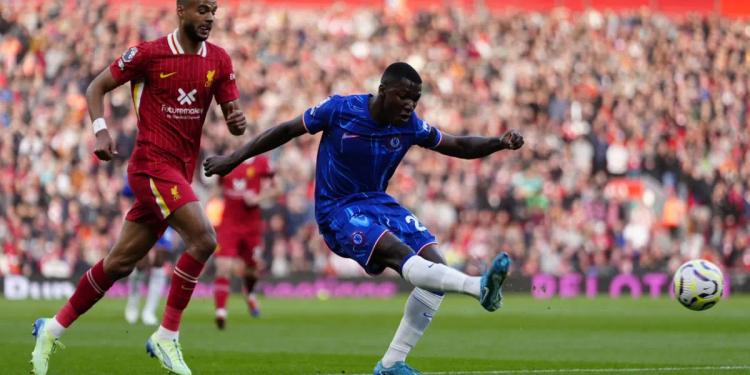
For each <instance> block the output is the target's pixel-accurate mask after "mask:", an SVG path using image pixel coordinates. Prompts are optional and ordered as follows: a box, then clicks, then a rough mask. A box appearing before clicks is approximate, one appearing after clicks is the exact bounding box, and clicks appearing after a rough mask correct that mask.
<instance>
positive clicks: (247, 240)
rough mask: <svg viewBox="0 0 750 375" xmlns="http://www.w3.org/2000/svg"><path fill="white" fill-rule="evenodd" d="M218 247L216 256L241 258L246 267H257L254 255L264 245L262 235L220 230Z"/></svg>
mask: <svg viewBox="0 0 750 375" xmlns="http://www.w3.org/2000/svg"><path fill="white" fill-rule="evenodd" d="M216 242H218V244H219V246H217V247H216V252H215V253H214V256H217V257H231V258H241V259H242V260H243V261H244V262H245V264H246V265H248V266H250V267H257V265H258V264H257V262H256V261H255V259H254V257H253V255H254V254H255V250H256V249H259V248H260V246H261V245H262V244H263V234H262V233H247V231H240V230H235V229H227V228H222V227H221V226H219V228H218V229H217V230H216Z"/></svg>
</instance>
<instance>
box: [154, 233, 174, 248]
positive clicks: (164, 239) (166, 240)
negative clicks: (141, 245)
mask: <svg viewBox="0 0 750 375" xmlns="http://www.w3.org/2000/svg"><path fill="white" fill-rule="evenodd" d="M176 235H177V232H175V230H174V229H172V227H167V230H165V231H164V234H162V236H161V237H159V239H158V240H157V241H156V245H154V247H156V248H158V249H160V250H164V251H166V252H168V253H171V252H173V251H174V249H175V247H176V246H175V245H174V240H175V236H176Z"/></svg>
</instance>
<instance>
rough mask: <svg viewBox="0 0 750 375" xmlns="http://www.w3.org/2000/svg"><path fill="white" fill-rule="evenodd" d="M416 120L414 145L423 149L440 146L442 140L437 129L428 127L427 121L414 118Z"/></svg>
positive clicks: (441, 135) (441, 134)
mask: <svg viewBox="0 0 750 375" xmlns="http://www.w3.org/2000/svg"><path fill="white" fill-rule="evenodd" d="M416 120H417V132H416V142H415V143H416V144H418V145H419V146H421V147H424V148H435V147H437V146H438V145H439V144H440V141H441V140H442V139H443V133H441V132H440V130H438V128H436V127H434V126H432V125H430V124H428V123H427V121H425V120H422V119H420V118H418V117H416Z"/></svg>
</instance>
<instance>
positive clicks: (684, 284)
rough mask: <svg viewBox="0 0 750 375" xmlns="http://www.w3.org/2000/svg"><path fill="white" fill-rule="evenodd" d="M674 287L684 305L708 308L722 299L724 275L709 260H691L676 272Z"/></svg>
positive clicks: (676, 294)
mask: <svg viewBox="0 0 750 375" xmlns="http://www.w3.org/2000/svg"><path fill="white" fill-rule="evenodd" d="M672 288H673V290H674V296H675V297H676V298H677V301H678V302H679V303H681V304H682V306H685V307H687V308H688V309H690V310H695V311H702V310H708V309H710V308H711V307H713V306H714V305H715V304H716V303H718V302H719V300H720V299H721V294H722V293H723V292H724V275H722V274H721V270H720V269H719V267H717V266H716V265H715V264H713V263H711V262H709V261H707V260H703V259H697V260H691V261H689V262H686V263H685V264H683V265H682V266H680V268H678V269H677V272H675V273H674V278H673V279H672Z"/></svg>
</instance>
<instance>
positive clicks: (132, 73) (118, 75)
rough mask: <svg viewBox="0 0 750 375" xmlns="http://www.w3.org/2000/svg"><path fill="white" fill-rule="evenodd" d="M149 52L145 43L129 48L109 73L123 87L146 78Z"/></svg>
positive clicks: (111, 67)
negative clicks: (126, 83)
mask: <svg viewBox="0 0 750 375" xmlns="http://www.w3.org/2000/svg"><path fill="white" fill-rule="evenodd" d="M148 60H149V57H148V51H147V48H146V44H145V43H141V44H139V45H137V46H135V47H130V48H128V49H127V50H126V51H125V52H123V53H122V56H120V57H119V58H118V59H117V60H115V61H113V62H112V64H110V65H109V72H110V73H112V77H113V78H114V79H115V82H117V83H118V84H120V85H122V84H123V83H125V82H128V81H132V80H138V79H141V78H143V77H145V76H146V66H147V64H148Z"/></svg>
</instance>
